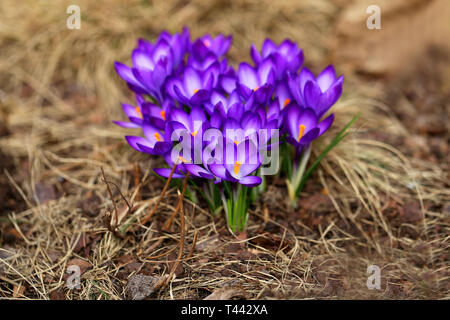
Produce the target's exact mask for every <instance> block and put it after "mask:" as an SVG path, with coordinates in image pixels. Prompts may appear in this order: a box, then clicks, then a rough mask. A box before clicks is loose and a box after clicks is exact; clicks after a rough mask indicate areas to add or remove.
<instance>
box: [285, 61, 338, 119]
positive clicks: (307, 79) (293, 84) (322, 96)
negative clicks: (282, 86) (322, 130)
mask: <svg viewBox="0 0 450 320" xmlns="http://www.w3.org/2000/svg"><path fill="white" fill-rule="evenodd" d="M343 83H344V76H340V77H336V71H335V70H334V67H333V66H332V65H330V66H328V67H326V68H325V69H324V70H323V71H322V72H321V73H320V74H319V75H318V76H317V78H316V77H315V76H314V74H313V73H312V72H311V71H310V70H309V69H307V68H303V69H302V71H301V72H300V74H299V75H298V76H296V77H295V76H291V77H289V79H288V85H289V89H290V92H291V94H292V96H293V98H294V99H295V101H296V102H297V103H298V104H299V105H300V106H303V107H306V108H311V109H313V110H314V111H315V112H316V114H317V116H318V117H319V119H320V118H321V117H322V116H323V115H324V114H325V113H326V112H327V111H328V110H329V109H330V108H331V106H332V105H333V104H334V103H335V102H336V101H337V100H338V99H339V97H340V96H341V94H342V85H343Z"/></svg>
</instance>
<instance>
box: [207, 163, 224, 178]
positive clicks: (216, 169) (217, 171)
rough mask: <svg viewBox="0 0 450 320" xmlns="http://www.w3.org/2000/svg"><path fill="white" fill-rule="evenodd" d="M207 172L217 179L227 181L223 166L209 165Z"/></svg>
mask: <svg viewBox="0 0 450 320" xmlns="http://www.w3.org/2000/svg"><path fill="white" fill-rule="evenodd" d="M209 170H211V172H212V173H213V174H214V175H215V176H216V177H218V178H220V179H224V180H228V178H227V173H226V169H225V167H224V165H223V164H216V163H213V164H210V165H209Z"/></svg>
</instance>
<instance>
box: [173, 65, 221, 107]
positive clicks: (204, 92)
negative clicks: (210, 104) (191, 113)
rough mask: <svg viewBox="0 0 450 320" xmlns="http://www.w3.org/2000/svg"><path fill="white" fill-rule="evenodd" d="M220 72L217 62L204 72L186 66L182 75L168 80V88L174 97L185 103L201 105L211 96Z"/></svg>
mask: <svg viewBox="0 0 450 320" xmlns="http://www.w3.org/2000/svg"><path fill="white" fill-rule="evenodd" d="M218 74H219V66H218V64H216V63H214V64H213V65H211V66H210V67H209V68H208V69H207V70H206V71H204V72H201V71H198V70H196V69H194V68H192V67H186V69H185V70H184V73H183V76H182V77H172V78H170V79H169V80H168V81H167V84H166V89H167V91H168V93H169V94H170V95H171V96H172V97H173V98H174V99H176V100H178V101H180V102H181V103H183V104H186V105H188V106H194V105H199V104H201V103H202V102H205V101H206V100H208V99H209V97H210V96H211V90H212V89H213V88H214V84H215V83H217V79H218Z"/></svg>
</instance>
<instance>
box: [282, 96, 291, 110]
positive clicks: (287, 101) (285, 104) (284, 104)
mask: <svg viewBox="0 0 450 320" xmlns="http://www.w3.org/2000/svg"><path fill="white" fill-rule="evenodd" d="M289 102H291V99H289V98H286V100H284V103H283V108H284V107H286V106H287V105H288V104H289Z"/></svg>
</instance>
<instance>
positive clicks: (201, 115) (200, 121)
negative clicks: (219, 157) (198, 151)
mask: <svg viewBox="0 0 450 320" xmlns="http://www.w3.org/2000/svg"><path fill="white" fill-rule="evenodd" d="M168 120H169V122H168V126H167V130H166V131H168V132H169V133H170V134H172V132H174V131H175V130H186V132H187V133H188V134H189V135H190V136H192V137H197V134H199V133H200V138H201V134H202V133H203V132H204V131H205V130H206V129H207V128H208V126H209V123H208V120H207V118H206V115H205V112H204V110H203V108H202V107H200V106H194V107H192V109H191V111H190V114H187V113H186V112H185V111H184V110H182V109H178V108H173V109H172V110H171V112H170V115H169V118H168ZM182 134H183V132H180V133H179V134H177V135H178V136H180V137H181V136H182Z"/></svg>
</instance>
